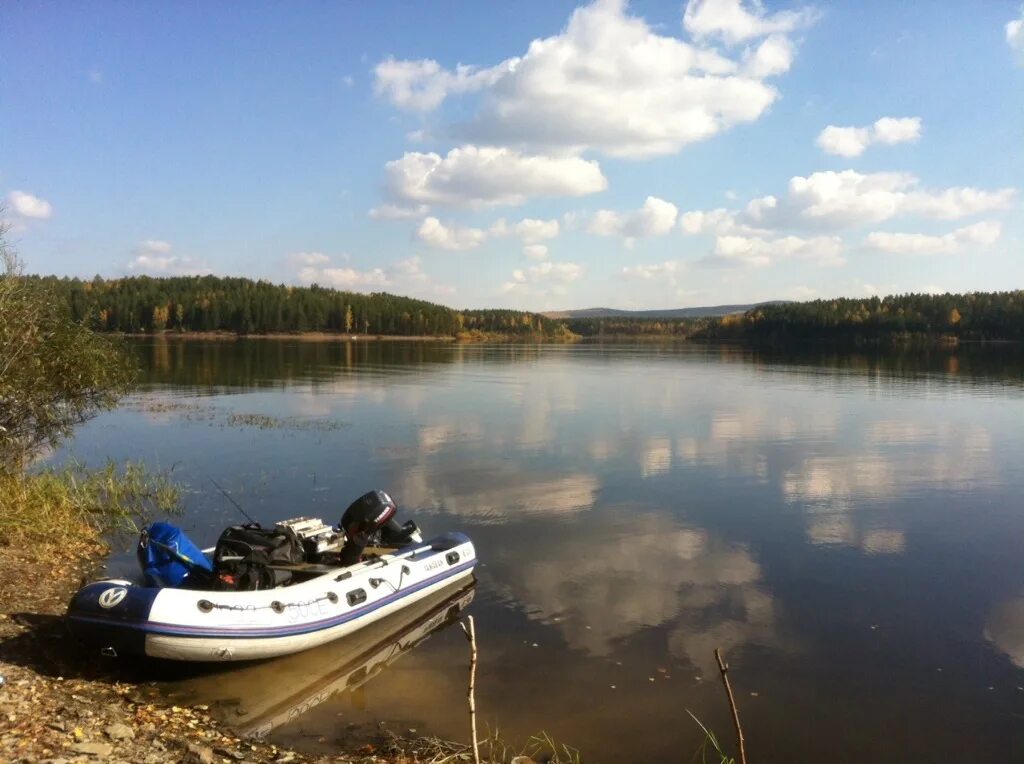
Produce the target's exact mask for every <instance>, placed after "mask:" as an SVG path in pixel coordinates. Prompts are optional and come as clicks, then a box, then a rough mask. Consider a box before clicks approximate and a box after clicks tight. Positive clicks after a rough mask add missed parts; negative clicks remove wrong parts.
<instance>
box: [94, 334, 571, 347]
mask: <svg viewBox="0 0 1024 764" xmlns="http://www.w3.org/2000/svg"><path fill="white" fill-rule="evenodd" d="M105 334H107V335H108V336H112V337H124V338H131V339H154V340H171V341H177V340H211V341H218V342H238V341H242V340H291V341H294V342H338V343H341V342H365V343H370V342H424V343H432V342H436V343H454V344H467V345H468V344H479V343H484V342H495V343H505V344H514V343H519V344H529V345H536V344H544V343H558V344H565V343H568V342H578V341H579V340H580V339H581V338H580V337H579V336H573V337H549V336H537V335H528V336H523V335H518V334H502V333H500V332H476V331H473V332H463V333H461V334H460V335H459V336H454V337H453V336H451V335H434V334H409V335H405V334H349V333H348V332H344V333H335V332H297V333H291V332H268V333H266V334H237V333H235V332H222V331H216V332H175V331H163V332H157V333H153V332H106V333H105Z"/></svg>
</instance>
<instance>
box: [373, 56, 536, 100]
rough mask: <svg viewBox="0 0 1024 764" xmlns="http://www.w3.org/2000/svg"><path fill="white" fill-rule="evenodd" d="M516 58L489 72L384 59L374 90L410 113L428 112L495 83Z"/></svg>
mask: <svg viewBox="0 0 1024 764" xmlns="http://www.w3.org/2000/svg"><path fill="white" fill-rule="evenodd" d="M517 62H518V59H514V58H513V59H509V60H508V61H503V62H502V63H500V64H498V65H497V66H493V67H491V68H489V69H479V68H477V67H474V66H463V65H461V64H460V65H459V66H456V67H455V69H454V70H451V71H449V70H447V69H445V68H443V67H442V66H441V65H440V64H439V63H437V61H434V60H432V59H422V60H420V61H396V60H395V59H394V58H387V59H385V60H384V61H381V62H380V63H379V64H377V66H376V67H374V70H373V73H374V85H373V86H374V90H375V91H376V92H377V94H378V95H383V96H385V97H387V98H388V100H390V101H391V102H392V103H393V104H395V106H398V107H399V108H402V109H409V110H411V111H431V110H432V109H436V108H437V107H438V106H440V105H441V102H442V101H444V99H445V98H447V97H448V96H449V95H456V94H459V93H471V92H473V91H476V90H480V89H482V88H485V87H489V86H490V85H493V84H494V83H495V82H497V81H498V80H499V79H500V78H501V77H502V75H503V74H506V73H508V71H509V70H511V69H512V68H514V67H515V65H516V63H517Z"/></svg>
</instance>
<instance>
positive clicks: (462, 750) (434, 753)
mask: <svg viewBox="0 0 1024 764" xmlns="http://www.w3.org/2000/svg"><path fill="white" fill-rule="evenodd" d="M385 737H386V738H387V742H386V744H385V745H384V746H383V747H382V748H381V749H380V750H378V753H387V754H388V755H389V756H390V757H391V758H389V759H388V761H391V762H395V763H404V762H410V763H411V762H416V763H417V764H456V763H457V762H472V761H473V747H472V746H471V745H467V744H465V743H456V742H453V741H451V740H443V739H441V738H437V737H420V738H415V739H408V738H399V737H397V736H396V735H394V734H393V733H391V732H388V731H386V730H385ZM517 757H528V758H529V760H531V761H538V762H545V764H583V756H582V754H580V752H579V751H577V750H576V749H575V748H572V747H570V746H568V745H565V744H563V743H558V742H556V741H555V740H554V739H552V737H551V735H549V734H548V733H547V732H539V733H537V734H536V735H534V736H533V737H531V738H530V739H529V740H528V741H527V742H526V745H524V746H517V745H513V744H512V743H510V742H508V741H507V740H506V739H505V738H503V737H502V735H501V732H500V730H497V729H495V730H491V731H490V732H489V733H488V734H487V736H486V737H484V738H483V739H481V740H480V761H481V764H509V762H511V761H514V760H515V759H516V758H517Z"/></svg>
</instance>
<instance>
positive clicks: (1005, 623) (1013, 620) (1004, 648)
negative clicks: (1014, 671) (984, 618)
mask: <svg viewBox="0 0 1024 764" xmlns="http://www.w3.org/2000/svg"><path fill="white" fill-rule="evenodd" d="M985 639H987V640H988V641H989V642H991V643H992V644H993V645H995V646H996V647H997V648H998V649H999V650H1000V651H1001V652H1003V653H1006V656H1007V657H1008V658H1009V659H1010V660H1011V661H1013V664H1014V665H1015V666H1017V667H1019V668H1022V669H1024V596H1021V597H1014V598H1013V599H1009V600H1006V601H1005V602H1001V603H1000V604H998V605H997V606H996V607H995V609H994V610H993V611H992V615H991V616H989V619H988V622H987V623H986V624H985Z"/></svg>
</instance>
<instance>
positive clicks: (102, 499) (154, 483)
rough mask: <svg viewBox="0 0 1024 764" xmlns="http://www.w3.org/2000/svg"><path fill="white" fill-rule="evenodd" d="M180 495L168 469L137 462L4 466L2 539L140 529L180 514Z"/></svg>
mask: <svg viewBox="0 0 1024 764" xmlns="http://www.w3.org/2000/svg"><path fill="white" fill-rule="evenodd" d="M180 497H181V492H180V489H179V488H177V487H176V486H175V485H173V484H172V483H171V481H170V480H169V479H168V477H167V476H166V475H163V474H157V473H153V472H151V471H149V470H148V469H147V468H146V467H144V466H143V465H141V464H136V463H133V462H128V463H126V464H125V465H124V466H123V467H121V468H118V467H117V465H115V464H113V463H112V462H111V463H108V464H107V465H106V467H104V468H102V469H98V470H88V469H86V468H85V467H83V466H81V465H74V466H71V467H66V468H62V469H47V470H43V471H41V472H34V473H28V474H24V473H4V472H0V543H2V544H6V545H10V544H20V545H22V546H25V547H26V548H31V547H33V546H47V547H48V546H51V545H53V544H66V543H69V542H81V541H100V540H101V539H102V538H104V537H108V536H110V535H117V534H129V533H138V531H139V525H140V523H141V524H144V523H145V522H147V521H148V520H149V519H151V518H152V517H154V516H157V515H167V514H176V513H177V512H178V511H179V500H180Z"/></svg>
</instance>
